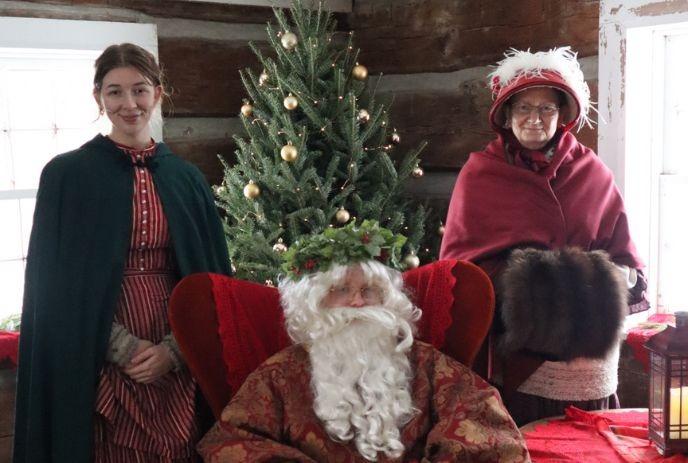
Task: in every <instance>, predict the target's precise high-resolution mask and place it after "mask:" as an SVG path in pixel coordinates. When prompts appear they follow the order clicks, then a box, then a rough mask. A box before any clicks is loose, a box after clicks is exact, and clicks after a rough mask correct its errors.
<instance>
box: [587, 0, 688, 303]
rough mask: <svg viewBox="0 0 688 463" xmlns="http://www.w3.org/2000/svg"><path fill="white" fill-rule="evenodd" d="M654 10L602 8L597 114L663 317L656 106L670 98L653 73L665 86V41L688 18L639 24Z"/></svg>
mask: <svg viewBox="0 0 688 463" xmlns="http://www.w3.org/2000/svg"><path fill="white" fill-rule="evenodd" d="M647 3H648V1H647V0H625V1H624V2H623V3H620V2H618V1H614V2H612V1H605V2H602V3H601V7H600V49H599V54H598V59H599V77H598V82H599V96H598V98H599V108H598V109H599V113H600V116H601V117H600V119H601V120H603V121H606V123H605V122H602V121H601V122H600V125H599V127H598V153H599V155H600V158H601V159H602V161H603V162H604V163H605V164H606V165H607V166H609V168H610V169H611V170H612V172H613V173H614V176H615V180H616V183H617V185H618V186H619V189H620V190H621V193H622V195H623V196H624V200H625V204H626V209H627V213H628V217H629V225H630V228H631V235H632V236H633V240H634V242H635V244H636V246H637V247H638V251H639V253H640V255H641V256H642V257H643V259H644V260H645V264H646V265H647V276H648V283H649V288H648V295H649V299H650V303H651V304H652V306H653V308H655V309H656V308H658V306H657V269H658V260H659V259H658V258H659V249H658V243H659V236H658V233H659V224H658V217H659V214H658V208H659V202H658V201H659V182H658V180H659V174H660V173H661V172H662V162H663V159H662V156H663V154H662V153H663V151H662V148H663V146H662V139H663V136H662V132H661V129H662V119H663V114H662V108H661V107H659V105H655V106H653V105H652V104H651V101H653V100H654V101H663V98H664V95H663V94H662V93H661V92H663V88H662V87H661V86H658V85H653V82H652V79H653V75H652V72H651V71H653V72H654V78H655V79H657V78H661V72H662V70H663V50H662V49H661V46H660V44H661V39H662V35H663V34H665V33H666V31H667V30H669V29H674V28H676V27H681V28H682V27H683V23H688V11H686V12H674V13H667V14H664V15H662V14H655V15H647V16H640V15H639V13H638V12H639V11H642V8H641V7H642V6H645V5H647ZM629 49H631V50H632V53H628V52H627V51H628V50H629ZM648 62H651V63H652V65H650V66H648V64H647V63H648ZM629 76H630V77H629ZM639 89H644V90H645V91H642V90H640V91H639ZM650 89H653V90H652V92H654V94H653V93H652V92H650V91H649V90H650ZM648 132H651V136H649V137H648V136H647V133H648ZM659 310H660V311H661V308H659Z"/></svg>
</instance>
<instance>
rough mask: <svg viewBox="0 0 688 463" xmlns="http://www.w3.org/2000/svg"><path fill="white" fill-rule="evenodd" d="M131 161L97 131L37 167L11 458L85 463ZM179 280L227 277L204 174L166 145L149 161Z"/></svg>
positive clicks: (126, 229) (118, 276) (119, 267)
mask: <svg viewBox="0 0 688 463" xmlns="http://www.w3.org/2000/svg"><path fill="white" fill-rule="evenodd" d="M133 168H134V166H133V164H132V163H131V159H130V158H129V157H128V156H125V155H124V154H123V153H122V151H121V150H120V149H118V148H117V147H116V146H115V145H114V143H113V142H112V141H111V140H110V139H108V138H106V137H103V136H101V135H98V136H96V137H95V138H94V139H93V140H91V141H89V142H87V143H86V144H85V145H83V146H82V147H81V148H79V149H77V150H74V151H71V152H69V153H65V154H61V155H59V156H56V157H55V158H54V159H52V160H51V161H50V162H49V163H48V164H47V165H46V167H45V168H44V169H43V172H42V174H41V180H40V186H39V189H38V197H37V199H36V209H35V212H34V223H33V229H32V231H31V240H30V243H29V252H28V257H27V264H26V280H25V290H24V308H23V313H22V323H21V336H20V348H19V370H18V384H17V406H16V423H15V441H14V462H15V463H24V462H31V463H49V462H70V463H81V462H83V463H87V462H89V461H91V458H92V447H93V429H94V424H93V414H94V407H95V393H96V387H97V384H98V377H99V374H100V371H101V368H102V365H103V362H104V359H105V353H106V349H107V345H108V341H109V336H110V329H111V325H112V321H113V316H114V310H115V305H116V302H117V297H118V294H119V290H120V286H121V283H122V278H123V271H124V265H125V259H126V255H127V253H128V249H129V241H130V238H131V227H132V195H133V178H134V175H133ZM147 168H149V169H150V170H151V173H152V175H153V180H154V182H155V186H156V188H157V191H158V194H159V195H160V199H161V201H162V205H163V209H164V212H165V216H166V217H167V220H168V223H169V229H170V235H171V237H172V244H173V249H174V253H175V258H176V262H177V266H178V269H179V273H180V275H179V276H180V277H182V276H185V275H188V274H191V273H195V272H217V273H224V274H227V275H229V274H231V271H230V265H229V257H228V254H227V246H226V242H225V237H224V234H223V230H222V224H221V222H220V218H219V216H218V213H217V210H216V208H215V204H214V200H213V197H212V195H211V193H210V189H209V187H208V184H207V183H206V181H205V179H204V178H203V176H202V174H201V173H200V171H199V170H198V169H196V168H195V167H194V166H192V165H191V164H189V163H188V162H186V161H184V160H182V159H180V158H178V157H177V156H175V155H174V154H172V152H171V151H170V149H169V148H168V147H167V146H166V145H164V144H162V143H160V144H158V145H157V150H156V153H155V155H154V156H153V157H151V158H150V160H149V161H148V162H147Z"/></svg>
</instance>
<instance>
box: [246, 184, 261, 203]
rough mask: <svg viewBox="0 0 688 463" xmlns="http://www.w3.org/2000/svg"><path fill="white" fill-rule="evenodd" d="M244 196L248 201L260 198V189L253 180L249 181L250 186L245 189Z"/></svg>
mask: <svg viewBox="0 0 688 463" xmlns="http://www.w3.org/2000/svg"><path fill="white" fill-rule="evenodd" d="M244 196H246V197H247V198H248V199H256V198H257V197H258V196H260V187H259V186H258V185H256V184H255V182H254V181H253V180H249V181H248V184H247V185H246V186H245V187H244Z"/></svg>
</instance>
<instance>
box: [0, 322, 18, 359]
mask: <svg viewBox="0 0 688 463" xmlns="http://www.w3.org/2000/svg"><path fill="white" fill-rule="evenodd" d="M18 351H19V333H17V332H15V331H2V330H0V365H1V366H3V367H5V368H7V367H9V368H14V367H16V366H17V352H18Z"/></svg>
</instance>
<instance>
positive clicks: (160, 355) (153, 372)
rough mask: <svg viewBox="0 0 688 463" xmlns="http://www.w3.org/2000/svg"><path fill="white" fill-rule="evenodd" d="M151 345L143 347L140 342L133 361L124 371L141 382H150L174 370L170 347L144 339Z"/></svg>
mask: <svg viewBox="0 0 688 463" xmlns="http://www.w3.org/2000/svg"><path fill="white" fill-rule="evenodd" d="M143 342H146V343H148V344H150V345H148V346H145V347H144V348H143V349H142V350H139V348H141V347H143V346H141V345H140V344H139V347H137V352H136V354H135V355H134V356H133V357H132V359H131V362H129V364H128V365H127V366H126V367H124V372H125V373H126V374H127V375H129V377H130V378H131V379H133V380H134V381H137V382H139V383H144V384H149V383H152V382H154V381H156V380H158V379H159V378H160V377H161V376H164V375H165V374H167V373H168V372H169V371H170V370H172V368H173V366H174V363H173V361H172V354H171V353H170V351H169V349H168V348H167V347H166V346H163V345H162V344H158V345H153V344H152V343H151V342H150V341H143Z"/></svg>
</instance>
